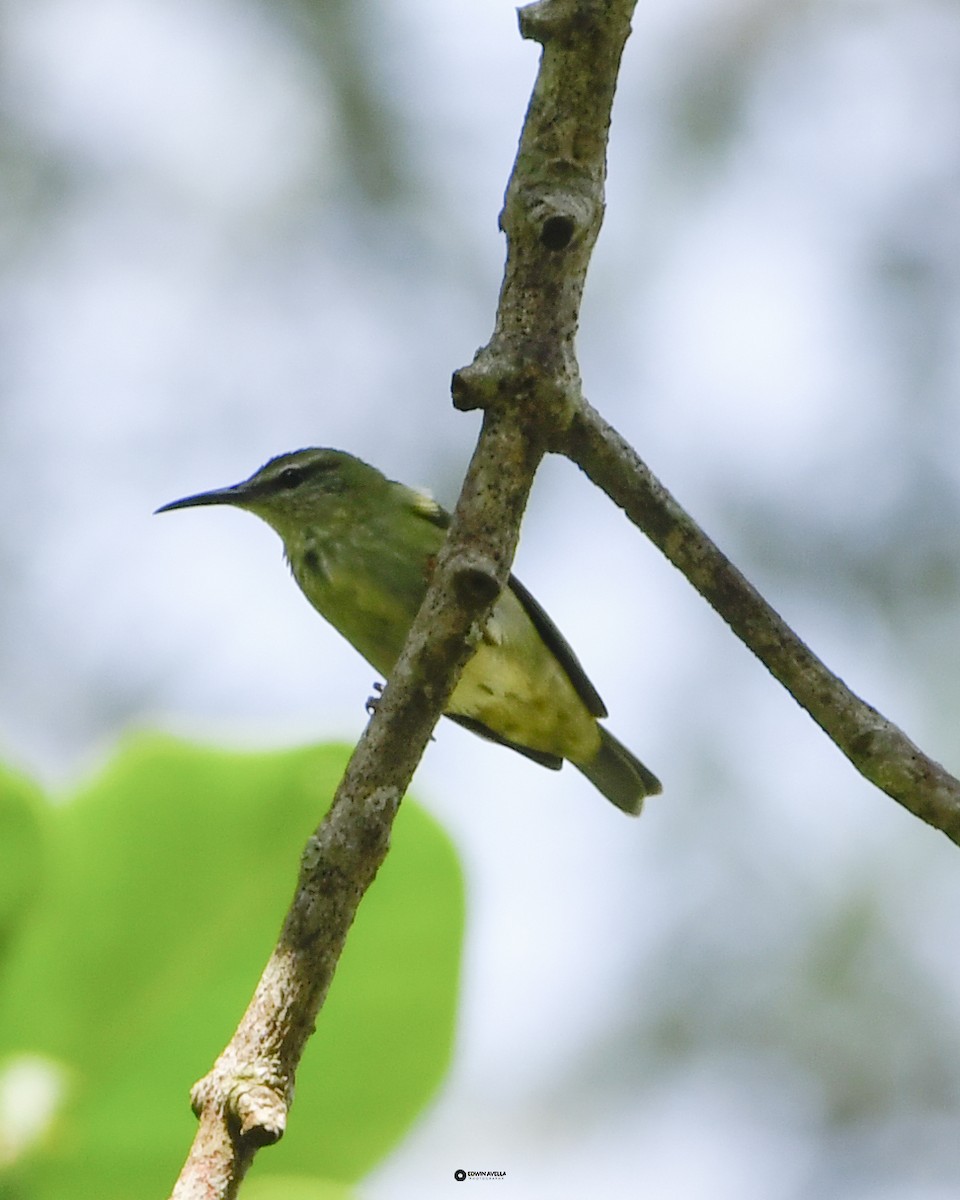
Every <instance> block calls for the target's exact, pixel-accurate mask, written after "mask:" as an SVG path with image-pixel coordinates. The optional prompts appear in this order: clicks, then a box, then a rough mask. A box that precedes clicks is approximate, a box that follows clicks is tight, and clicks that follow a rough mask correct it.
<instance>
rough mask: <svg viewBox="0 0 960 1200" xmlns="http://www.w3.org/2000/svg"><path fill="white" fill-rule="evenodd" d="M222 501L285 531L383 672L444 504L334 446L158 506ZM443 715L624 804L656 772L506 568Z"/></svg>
mask: <svg viewBox="0 0 960 1200" xmlns="http://www.w3.org/2000/svg"><path fill="white" fill-rule="evenodd" d="M206 504H230V505H233V506H234V507H235V508H244V509H247V510H248V511H249V512H252V513H256V515H257V516H258V517H260V518H262V519H263V520H264V521H266V523H267V524H268V525H270V526H271V527H272V528H273V529H275V530H276V531H277V533H278V534H279V535H280V537H281V538H282V539H283V545H284V550H285V553H286V558H287V561H288V563H289V564H290V569H291V571H292V572H293V577H294V579H296V581H297V583H298V584H299V585H300V590H301V591H302V592H303V594H304V595H305V596H306V598H307V599H308V600H309V601H310V603H311V604H312V605H313V607H314V608H315V609H316V610H317V612H319V613H320V615H321V616H323V617H325V618H326V619H327V620H328V621H329V622H330V624H331V625H333V626H334V628H335V629H338V630H339V631H340V633H342V634H343V636H344V637H345V638H346V639H347V641H348V642H350V644H351V645H352V646H353V647H354V648H355V649H356V650H358V651H359V652H360V653H361V654H362V655H363V657H364V658H365V659H366V660H367V662H368V663H370V665H371V666H372V667H374V669H375V670H377V671H379V672H380V673H381V674H382V675H383V676H384V677H385V678H386V677H388V676H389V674H390V672H391V671H392V670H393V666H394V664H395V663H396V661H397V659H398V658H399V656H400V651H401V650H402V649H403V644H404V642H405V640H406V637H407V633H408V632H409V630H410V626H411V625H412V624H413V619H414V617H415V616H416V615H417V611H418V609H419V608H420V604H421V602H422V600H423V598H424V595H425V594H426V590H427V584H428V582H429V579H430V572H431V570H432V568H433V564H434V562H435V560H436V556H437V554H438V552H439V550H440V547H441V545H442V544H443V540H444V536H445V531H446V529H447V527H448V526H449V524H450V515H449V513H447V512H445V511H444V509H442V508H441V507H440V505H439V504H437V503H436V501H434V500H433V499H432V498H431V497H430V496H429V495H427V494H426V493H424V492H419V491H414V490H413V489H412V488H408V487H404V485H403V484H401V483H395V482H394V481H392V480H390V479H387V477H386V476H385V475H383V474H381V472H380V471H378V470H377V469H376V468H375V467H371V466H369V465H368V464H367V463H365V462H361V461H360V459H358V458H354V457H353V455H351V454H346V453H344V452H343V451H341V450H329V449H317V448H312V449H308V450H297V451H295V452H294V453H292V454H281V455H279V456H278V457H277V458H272V459H271V460H270V461H269V462H268V463H267V464H266V465H265V466H263V467H261V468H260V470H259V471H257V472H255V473H254V474H253V475H251V476H250V478H249V479H247V480H245V481H244V482H243V483H238V484H235V485H234V486H233V487H225V488H219V489H217V490H216V491H212V492H200V493H199V494H198V495H195V496H186V497H185V498H184V499H182V500H174V501H173V503H171V504H165V505H164V506H163V507H162V508H158V509H157V512H169V511H170V510H171V509H175V508H194V507H197V506H199V505H206ZM446 715H447V716H448V717H449V718H450V719H451V720H452V721H456V722H457V723H458V724H459V725H463V726H465V727H466V728H467V729H470V730H472V731H473V732H474V733H477V734H480V735H481V736H482V737H485V738H489V739H491V740H492V741H494V742H499V743H500V744H501V745H504V746H509V747H510V748H511V749H512V750H517V751H519V752H520V753H521V754H524V755H526V756H527V758H531V759H533V760H534V762H537V763H540V764H541V766H544V767H550V768H551V769H552V770H555V771H556V770H559V769H560V767H561V766H562V765H563V760H564V759H567V760H568V761H569V762H571V763H573V765H574V766H575V767H576V768H577V769H578V770H579V771H582V772H583V774H584V775H586V777H587V778H588V779H589V780H590V782H591V783H592V784H593V785H594V787H596V788H597V789H598V790H599V791H601V792H602V793H603V794H604V796H606V797H607V799H608V800H610V801H612V802H613V803H614V804H615V805H616V806H617V807H618V808H621V809H623V811H624V812H627V813H639V812H640V809H641V807H642V805H643V799H644V797H645V796H650V795H653V794H655V793H657V792H659V791H660V781H659V780H658V779H657V778H656V776H655V775H653V774H652V773H651V772H650V771H648V770H647V768H646V767H645V766H644V765H643V764H642V763H641V762H640V761H639V760H638V759H636V758H635V757H634V756H633V755H632V754H631V753H630V751H629V750H628V749H627V748H626V747H625V746H623V745H621V744H620V742H618V741H617V739H616V738H615V737H614V736H613V735H612V734H611V733H610V732H609V731H608V730H607V729H605V728H604V727H603V726H602V725H600V724H599V722H598V720H597V718H598V717H605V716H606V715H607V710H606V708H605V707H604V703H603V701H602V700H601V699H600V697H599V695H598V694H597V691H596V689H595V688H594V686H593V684H592V683H591V682H590V680H589V679H588V678H587V676H586V674H585V672H584V670H583V667H581V665H580V663H579V661H578V659H577V657H576V655H575V654H574V653H573V651H572V650H571V649H570V647H569V645H567V642H566V641H565V640H564V638H563V636H562V634H561V633H560V631H559V630H558V629H557V627H556V626H555V625H554V623H553V622H552V621H551V620H550V618H549V617H548V616H547V614H546V613H545V612H544V610H543V609H542V608H541V607H540V605H539V604H538V603H537V601H536V600H534V598H533V597H532V596H531V595H530V593H529V592H528V591H527V589H526V588H525V587H524V586H523V584H522V583H520V581H519V580H517V579H514V578H513V576H511V577H510V580H509V584H508V586H507V587H506V588H505V589H504V590H503V592H501V594H500V596H499V598H498V599H497V601H496V604H495V605H494V608H493V612H492V614H491V616H490V618H489V620H488V621H487V624H486V627H485V628H484V630H483V634H482V637H481V639H480V642H479V644H478V646H477V649H476V650H475V652H474V654H473V656H472V657H471V658H470V659H469V661H468V662H467V665H466V666H465V667H464V670H463V674H462V675H461V677H460V681H459V683H458V684H457V686H456V688H455V689H454V692H453V695H452V696H451V697H450V702H449V706H448V708H447V710H446Z"/></svg>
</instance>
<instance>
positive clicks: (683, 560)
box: [562, 403, 960, 844]
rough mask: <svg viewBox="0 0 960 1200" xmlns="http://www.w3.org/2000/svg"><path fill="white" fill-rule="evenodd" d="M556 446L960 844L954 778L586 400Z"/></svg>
mask: <svg viewBox="0 0 960 1200" xmlns="http://www.w3.org/2000/svg"><path fill="white" fill-rule="evenodd" d="M562 449H563V451H564V452H565V453H566V454H567V455H568V456H569V457H570V458H571V459H573V461H574V462H576V463H577V464H578V465H579V466H580V467H581V468H582V469H583V470H584V471H585V472H586V474H587V475H589V477H590V478H591V479H592V480H593V482H594V483H595V484H597V485H598V486H599V487H601V488H603V490H604V491H605V492H606V493H607V495H608V496H609V497H610V498H611V500H613V501H614V503H616V504H618V505H619V506H620V507H621V508H622V509H623V510H624V512H625V513H626V514H627V516H628V517H629V518H630V520H631V521H632V522H633V523H634V524H635V525H636V526H637V527H638V528H639V529H642V530H643V532H644V533H645V534H646V535H647V537H649V538H650V540H651V541H652V542H653V543H654V544H655V545H656V546H658V547H659V548H660V549H661V550H662V551H663V553H664V554H665V555H666V556H667V558H668V559H669V560H670V561H671V562H672V563H673V565H674V566H675V567H677V568H679V570H680V571H682V572H683V574H684V575H685V576H686V577H687V579H688V580H689V581H690V583H692V584H693V586H694V587H695V588H696V589H697V591H698V592H699V593H700V594H701V595H702V596H703V597H704V599H705V600H706V601H707V602H708V603H709V604H711V605H712V606H713V608H714V609H716V611H717V612H718V613H719V614H720V616H721V617H723V619H724V620H725V621H726V622H727V624H728V625H729V626H730V628H731V629H732V630H733V632H734V633H735V634H736V635H737V637H738V638H740V640H741V641H742V642H743V643H744V645H745V646H747V647H748V648H749V649H750V650H752V651H753V653H754V654H755V655H756V656H757V658H759V659H760V661H761V662H762V663H763V664H764V666H765V667H766V668H767V669H768V670H769V671H770V673H771V674H772V675H773V676H774V677H775V678H776V679H778V680H779V682H780V683H782V684H783V686H784V687H785V688H786V689H787V691H788V692H789V693H790V694H791V695H792V696H793V698H794V699H795V700H796V701H797V703H798V704H800V705H801V706H802V707H803V708H805V709H806V711H807V712H808V713H809V714H810V716H811V717H813V719H814V720H815V721H816V722H817V724H818V725H819V726H820V728H821V729H822V730H823V731H824V733H826V735H827V737H829V738H830V739H831V741H833V742H834V743H835V744H836V745H837V747H838V748H839V749H840V750H841V751H842V752H843V753H844V754H845V755H846V756H847V758H848V759H849V760H850V761H851V762H852V763H853V765H854V766H855V767H856V769H857V770H858V771H859V772H860V774H861V775H863V776H864V777H865V778H866V779H869V780H870V782H871V783H874V784H876V786H877V787H878V788H880V789H881V790H882V791H884V792H886V793H887V795H888V796H892V797H893V799H894V800H897V801H898V802H899V803H900V804H902V805H903V806H904V808H906V809H908V810H909V811H910V812H912V813H913V814H914V816H917V817H920V818H921V820H924V821H926V822H927V823H928V824H930V825H933V826H934V827H935V828H937V829H940V830H942V831H943V832H944V833H945V834H946V835H947V837H949V838H950V839H951V840H952V841H954V842H957V843H958V844H960V782H958V781H957V780H956V779H955V778H954V777H953V776H952V775H950V774H949V773H948V772H947V771H946V770H944V768H943V767H942V766H941V765H940V764H939V763H937V762H934V761H933V759H931V758H928V757H927V755H925V754H924V753H923V752H922V751H921V750H920V749H919V748H918V747H917V746H915V745H914V743H913V742H911V741H910V739H909V738H908V737H907V736H906V734H905V733H903V732H902V731H901V730H900V729H898V728H897V726H896V725H894V724H893V723H892V722H891V721H888V720H887V718H886V717H884V716H883V715H882V714H881V713H879V712H877V710H876V709H875V708H872V707H871V706H870V705H869V704H867V703H866V702H865V701H864V700H861V699H860V697H859V696H856V695H855V694H854V693H853V692H852V691H851V690H850V689H849V688H848V687H847V685H846V684H845V683H844V682H843V680H842V679H840V678H838V676H836V675H834V674H833V672H832V671H830V670H829V668H828V667H827V666H826V665H825V664H824V663H823V662H821V660H820V659H819V658H817V656H816V655H815V654H814V653H813V651H812V650H811V649H810V648H809V647H808V646H807V645H806V644H805V643H804V642H803V641H801V640H800V638H799V637H798V636H797V635H796V634H795V633H794V631H793V630H792V629H791V628H790V627H789V625H787V623H786V622H785V621H784V620H783V618H782V617H781V616H780V615H779V614H778V613H777V612H775V611H774V609H773V608H771V606H770V605H769V604H768V603H767V602H766V600H764V598H763V597H762V596H761V595H760V593H759V592H758V591H757V590H756V589H755V588H754V587H753V586H752V585H751V584H750V583H749V582H748V581H747V580H746V579H745V578H744V577H743V575H741V573H740V572H739V571H738V570H737V568H736V567H735V566H734V565H733V563H731V562H730V560H729V559H728V558H726V556H725V555H724V554H723V553H722V552H721V551H720V550H719V549H718V548H717V546H716V545H715V544H714V543H713V542H712V541H711V540H710V539H709V538H708V537H707V535H706V534H705V533H704V532H703V530H702V529H700V527H699V526H698V525H697V524H696V522H695V521H694V520H693V518H692V517H691V516H690V515H689V514H688V513H686V512H685V511H684V510H683V509H682V508H681V507H680V505H679V504H678V503H677V502H676V500H674V498H673V497H672V496H671V495H670V493H669V492H668V491H667V489H666V488H665V487H664V486H663V484H661V483H660V481H659V480H658V479H657V478H656V477H655V476H654V475H653V474H652V473H651V471H650V470H649V468H648V467H647V466H646V465H645V464H644V463H643V462H641V460H640V458H639V457H638V455H637V453H636V451H635V450H634V449H633V448H632V447H631V446H630V445H629V444H628V443H627V442H626V441H625V440H624V439H623V438H622V437H621V436H620V435H619V434H618V433H617V432H616V431H615V430H614V429H612V428H611V427H610V425H608V424H607V423H606V421H604V419H603V418H602V417H601V416H600V414H599V413H597V412H596V411H595V410H594V409H593V408H591V407H590V406H589V405H588V404H586V403H584V404H583V406H582V407H581V408H580V409H579V411H578V412H577V416H576V420H575V421H574V423H573V425H572V427H571V429H570V431H569V435H568V437H567V438H566V439H565V441H564V444H563V446H562Z"/></svg>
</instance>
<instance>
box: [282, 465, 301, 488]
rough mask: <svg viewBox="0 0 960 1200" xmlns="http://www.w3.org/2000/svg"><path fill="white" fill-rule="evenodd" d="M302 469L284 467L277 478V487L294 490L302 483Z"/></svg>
mask: <svg viewBox="0 0 960 1200" xmlns="http://www.w3.org/2000/svg"><path fill="white" fill-rule="evenodd" d="M303 477H304V470H303V467H284V468H283V470H282V471H281V472H280V474H279V475H278V476H277V486H278V487H282V488H295V487H296V486H297V484H298V483H301V482H302V481H303Z"/></svg>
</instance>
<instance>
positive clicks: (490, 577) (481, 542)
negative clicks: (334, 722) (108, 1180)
mask: <svg viewBox="0 0 960 1200" xmlns="http://www.w3.org/2000/svg"><path fill="white" fill-rule="evenodd" d="M634 3H635V0H540V2H539V3H536V4H533V5H531V6H530V7H529V8H527V9H524V10H522V11H521V14H520V24H521V31H522V33H523V34H524V36H527V37H532V38H535V39H536V40H538V41H540V42H541V43H542V44H543V55H542V59H541V64H540V70H539V73H538V76H537V81H536V84H535V87H534V92H533V97H532V99H531V102H530V107H529V110H528V112H527V116H526V120H525V122H524V128H523V134H522V136H521V140H520V149H519V152H518V155H517V161H516V163H515V165H514V169H513V173H512V176H511V180H510V184H509V187H508V189H507V195H506V201H505V205H504V210H503V213H502V216H501V224H502V227H503V229H504V231H505V233H506V235H507V263H506V268H505V275H504V284H503V288H502V291H501V295H500V302H499V306H498V311H497V320H496V328H495V331H494V335H493V337H492V338H491V341H490V343H489V345H488V346H486V347H484V348H483V349H482V350H481V351H479V352H478V354H477V357H476V359H475V361H474V363H473V364H472V365H471V366H470V367H467V368H464V369H463V370H462V371H460V372H458V373H457V375H456V376H455V379H454V397H455V402H456V403H457V404H458V405H459V406H460V407H462V408H476V407H479V408H483V409H484V410H485V411H484V421H483V427H482V430H481V434H480V439H479V442H478V445H477V448H476V451H475V453H474V455H473V459H472V461H471V463H470V468H469V470H468V472H467V476H466V479H465V482H464V485H463V490H462V492H461V495H460V499H459V501H458V504H457V508H456V512H455V514H454V519H453V524H452V526H451V529H450V533H449V535H448V538H447V540H446V542H445V544H444V547H443V549H442V551H441V553H440V555H439V557H438V561H437V566H436V570H435V572H434V576H433V579H432V581H431V585H430V588H429V591H428V594H427V596H426V598H425V600H424V603H423V605H422V607H421V609H420V612H419V614H418V615H417V618H416V620H415V621H414V624H413V626H412V628H411V630H410V634H409V637H408V639H407V642H406V645H405V648H404V651H403V653H402V655H401V657H400V659H399V661H398V663H397V665H396V667H395V669H394V671H393V673H392V674H391V677H390V680H389V682H388V684H387V687H386V688H385V690H384V693H383V697H382V699H381V701H380V703H379V705H378V707H377V710H376V712H375V714H374V716H373V718H372V720H371V721H370V723H369V725H368V726H367V728H366V730H365V732H364V734H363V736H362V737H361V739H360V741H359V743H358V745H357V748H356V750H355V751H354V753H353V755H352V756H351V759H350V762H349V764H348V766H347V769H346V772H345V774H344V777H343V779H342V781H341V783H340V786H339V787H338V788H337V793H336V795H335V797H334V801H333V805H332V807H331V809H330V811H329V813H328V814H327V816H326V817H325V818H324V820H323V821H322V822H321V824H320V826H319V828H318V829H317V830H316V832H315V833H314V834H313V836H312V837H311V839H310V841H309V842H308V844H307V847H306V849H305V850H304V853H303V856H302V860H301V867H300V877H299V880H298V884H297V890H296V894H295V896H294V900H293V903H292V905H291V907H290V910H289V912H288V914H287V917H286V920H285V922H284V926H283V930H282V932H281V935H280V939H279V941H278V943H277V946H276V948H275V950H274V952H273V954H272V955H271V957H270V960H269V962H268V963H267V966H266V968H265V969H264V972H263V975H262V976H261V979H260V982H259V984H258V985H257V988H256V991H255V993H254V996H253V999H252V1000H251V1001H250V1004H249V1006H248V1008H247V1011H246V1013H245V1014H244V1016H243V1018H242V1019H241V1022H240V1024H239V1026H238V1028H237V1030H236V1032H235V1034H234V1036H233V1038H232V1039H231V1040H230V1043H229V1044H228V1045H227V1047H226V1049H225V1050H224V1051H223V1053H222V1054H221V1055H220V1057H219V1058H218V1059H217V1061H216V1063H215V1064H214V1067H213V1069H212V1070H211V1072H210V1073H209V1074H208V1075H207V1076H205V1077H204V1078H203V1079H202V1080H200V1082H199V1083H198V1084H197V1085H196V1086H195V1088H194V1090H193V1104H194V1108H195V1110H196V1111H197V1113H198V1116H199V1118H200V1124H199V1128H198V1131H197V1135H196V1138H195V1140H194V1144H193V1147H192V1149H191V1152H190V1155H189V1157H188V1160H187V1162H186V1164H185V1166H184V1169H183V1172H182V1173H181V1176H180V1179H179V1180H178V1182H177V1184H176V1187H175V1189H174V1192H173V1196H174V1197H175V1200H200V1198H201V1197H202V1198H203V1200H225V1198H229V1197H233V1196H235V1195H236V1193H237V1188H238V1187H239V1184H240V1181H241V1180H242V1178H243V1175H244V1173H245V1172H246V1170H247V1168H248V1166H249V1164H250V1162H251V1161H252V1158H253V1156H254V1154H255V1153H256V1151H257V1150H258V1149H259V1147H261V1146H263V1145H267V1144H269V1143H271V1142H275V1141H276V1140H277V1139H278V1138H279V1137H280V1136H282V1134H283V1131H284V1128H285V1124H286V1117H287V1112H288V1109H289V1106H290V1103H291V1100H292V1095H293V1082H294V1077H295V1073H296V1069H297V1066H298V1064H299V1061H300V1057H301V1055H302V1053H303V1049H304V1046H305V1044H306V1041H307V1038H308V1037H309V1035H310V1032H311V1031H312V1029H313V1025H314V1022H315V1020H316V1017H317V1013H318V1012H319V1009H320V1007H321V1005H322V1004H323V1000H324V998H325V996H326V994H327V990H328V988H329V987H330V982H331V980H332V978H333V973H334V970H335V969H336V965H337V962H338V960H339V957H340V953H341V951H342V949H343V945H344V942H345V940H346V937H347V934H348V932H349V929H350V925H351V924H352V922H353V918H354V915H355V914H356V911H357V907H358V905H359V903H360V900H361V899H362V897H363V895H364V893H365V891H366V890H367V888H368V887H369V886H370V884H371V883H372V882H373V879H374V877H375V876H376V873H377V870H378V868H379V866H380V864H381V862H382V861H383V859H384V857H385V855H386V853H387V850H388V847H389V842H390V830H391V826H392V822H393V819H394V816H395V815H396V812H397V809H398V807H399V804H400V800H401V798H402V796H403V794H404V792H405V791H406V788H407V786H408V784H409V782H410V779H411V777H412V775H413V772H414V770H415V768H416V765H417V763H418V762H419V760H420V757H421V755H422V754H423V751H424V749H425V747H426V745H427V742H428V740H429V738H430V734H431V732H432V731H433V728H434V726H435V724H436V722H437V720H438V719H439V717H440V714H441V713H442V712H443V710H444V707H445V705H446V702H447V700H448V699H449V697H450V694H451V692H452V691H453V689H454V687H455V686H456V682H457V679H458V678H459V674H460V672H461V670H462V668H463V666H464V663H465V662H466V660H467V659H468V657H469V655H470V650H471V637H475V636H476V634H477V631H478V630H479V629H480V628H481V626H482V623H483V621H484V619H485V617H486V616H487V615H488V613H489V611H490V609H491V607H492V605H493V602H494V600H495V599H496V597H497V595H498V594H499V591H500V589H501V588H502V587H503V585H504V584H505V582H506V579H507V575H508V573H509V570H510V564H511V562H512V560H513V553H514V550H515V547H516V541H517V534H518V529H519V525H520V519H521V516H522V514H523V510H524V507H525V505H526V502H527V496H528V494H529V491H530V486H531V484H532V481H533V477H534V474H535V472H536V469H537V466H538V465H539V462H540V460H541V458H542V456H543V453H544V452H545V450H546V448H547V447H548V446H549V445H550V444H553V443H555V442H556V441H557V438H558V436H559V431H561V430H564V429H566V428H567V427H569V424H570V422H571V420H572V419H573V415H574V413H575V412H576V410H577V407H578V405H579V403H580V394H579V371H578V369H577V364H576V358H575V355H574V338H575V335H576V329H577V322H578V320H579V312H580V298H581V295H582V292H583V281H584V277H585V275H586V270H587V265H588V263H589V259H590V252H591V250H592V247H593V244H594V242H595V240H596V236H597V233H598V231H599V228H600V222H601V219H602V215H603V181H604V177H605V166H606V141H607V132H608V129H609V124H610V106H611V104H612V101H613V94H614V90H615V87H616V78H617V70H618V67H619V62H620V56H621V53H622V49H623V44H624V41H625V40H626V37H627V34H628V32H629V21H630V15H631V13H632V11H633V7H634Z"/></svg>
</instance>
